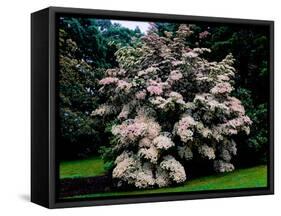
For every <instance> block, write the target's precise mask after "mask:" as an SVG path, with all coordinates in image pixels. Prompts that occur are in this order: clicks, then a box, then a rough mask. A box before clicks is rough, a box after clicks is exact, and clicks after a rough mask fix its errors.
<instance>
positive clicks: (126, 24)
mask: <svg viewBox="0 0 281 216" xmlns="http://www.w3.org/2000/svg"><path fill="white" fill-rule="evenodd" d="M111 22H112V23H119V24H120V25H122V26H124V27H127V28H129V29H132V30H135V28H136V27H137V26H138V27H139V28H140V30H141V32H143V33H146V32H147V30H148V28H149V23H148V22H137V21H124V20H111Z"/></svg>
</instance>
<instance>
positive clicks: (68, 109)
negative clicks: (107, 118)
mask: <svg viewBox="0 0 281 216" xmlns="http://www.w3.org/2000/svg"><path fill="white" fill-rule="evenodd" d="M59 25H60V31H59V48H60V56H59V65H60V75H59V76H60V77H59V80H60V81H59V89H60V95H59V97H60V126H61V138H60V148H59V150H60V153H61V156H62V158H76V157H78V156H85V155H89V154H92V153H97V150H98V149H99V147H100V145H101V143H102V142H103V143H104V144H106V143H107V139H104V138H103V139H102V140H101V137H105V136H104V132H103V131H104V126H103V122H102V120H100V119H97V118H91V117H90V114H91V111H92V110H93V109H95V108H96V106H97V104H98V103H100V102H99V101H100V100H101V101H102V100H105V99H104V98H100V97H99V94H98V92H97V80H98V79H101V78H102V77H103V71H104V70H105V68H108V67H112V66H114V65H115V64H116V62H115V58H114V53H115V52H116V51H117V49H118V48H119V47H121V46H125V45H127V44H131V43H137V37H140V35H141V33H140V31H139V29H136V30H134V31H133V30H129V29H127V28H124V27H122V26H120V25H118V24H112V23H111V21H110V20H96V19H88V18H87V19H84V18H72V17H62V18H61V19H60V22H59Z"/></svg>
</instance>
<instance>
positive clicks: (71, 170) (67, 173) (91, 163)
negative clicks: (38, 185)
mask: <svg viewBox="0 0 281 216" xmlns="http://www.w3.org/2000/svg"><path fill="white" fill-rule="evenodd" d="M103 165H104V163H103V160H102V159H101V158H100V157H90V158H87V159H84V160H74V161H62V162H61V163H60V178H61V179H63V178H77V177H89V176H98V175H102V174H104V173H105V170H104V168H103Z"/></svg>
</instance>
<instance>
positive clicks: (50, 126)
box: [31, 7, 274, 208]
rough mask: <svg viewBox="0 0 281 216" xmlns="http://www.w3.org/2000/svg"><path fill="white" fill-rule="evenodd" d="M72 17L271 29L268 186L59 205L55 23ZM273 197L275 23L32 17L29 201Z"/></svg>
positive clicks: (117, 15) (53, 13) (50, 12)
mask: <svg viewBox="0 0 281 216" xmlns="http://www.w3.org/2000/svg"><path fill="white" fill-rule="evenodd" d="M61 14H68V15H71V16H79V17H88V16H91V17H97V18H111V19H119V20H137V21H168V22H171V21H172V22H189V21H192V22H193V23H196V22H212V23H228V24H229V23H231V24H253V25H263V26H268V28H269V31H270V65H269V67H270V80H269V82H270V98H269V122H270V125H269V127H270V142H269V158H268V186H267V187H266V188H252V189H251V188H248V189H235V190H220V191H218V190H216V191H202V192H189V193H185V194H183V193H180V194H175V193H169V194H157V195H153V196H148V195H144V196H130V197H129V196H126V197H118V198H103V199H94V200H90V199H88V200H85V199H77V200H71V201H63V202H62V201H59V200H58V199H57V188H58V179H57V176H58V175H57V172H58V159H57V158H56V133H57V130H58V129H57V121H56V119H57V118H58V115H57V112H56V110H57V102H58V99H57V94H56V92H57V90H56V88H57V85H56V82H57V79H58V73H57V72H56V71H57V64H58V63H57V40H56V37H57V31H56V17H57V16H58V15H61ZM266 194H274V22H273V21H264V20H248V19H230V18H216V17H202V16H186V15H171V14H155V13H139V12H124V11H109V10H93V9H77V8H62V7H49V8H46V9H43V10H40V11H37V12H35V13H33V14H32V15H31V201H32V202H34V203H37V204H39V205H42V206H45V207H47V208H62V207H78V206H96V205H109V204H124V203H144V202H159V201H172V200H191V199H205V198H220V197H237V196H250V195H266Z"/></svg>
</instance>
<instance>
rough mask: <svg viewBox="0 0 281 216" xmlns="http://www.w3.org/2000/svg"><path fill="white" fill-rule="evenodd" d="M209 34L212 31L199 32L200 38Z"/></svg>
mask: <svg viewBox="0 0 281 216" xmlns="http://www.w3.org/2000/svg"><path fill="white" fill-rule="evenodd" d="M209 34H210V32H208V31H203V32H201V33H199V38H200V39H203V38H206V37H207V36H208V35H209Z"/></svg>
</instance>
